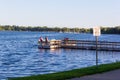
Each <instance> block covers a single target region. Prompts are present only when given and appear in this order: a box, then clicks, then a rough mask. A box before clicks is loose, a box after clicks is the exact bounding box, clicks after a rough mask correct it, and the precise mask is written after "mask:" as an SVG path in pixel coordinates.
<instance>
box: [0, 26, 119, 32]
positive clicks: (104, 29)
mask: <svg viewBox="0 0 120 80" xmlns="http://www.w3.org/2000/svg"><path fill="white" fill-rule="evenodd" d="M0 31H40V32H45V31H46V32H69V33H71V32H72V33H93V29H92V28H79V27H76V28H68V27H63V28H60V27H53V28H52V27H47V26H42V27H41V26H36V27H32V26H28V27H26V26H15V25H13V26H10V25H3V26H2V25H0ZM101 33H102V34H120V26H116V27H101Z"/></svg>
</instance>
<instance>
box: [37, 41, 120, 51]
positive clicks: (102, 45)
mask: <svg viewBox="0 0 120 80" xmlns="http://www.w3.org/2000/svg"><path fill="white" fill-rule="evenodd" d="M38 47H39V48H48V49H50V48H67V49H85V50H96V41H92V40H51V41H49V42H48V43H45V42H43V43H40V45H39V46H38ZM97 50H101V51H102V50H104V51H120V42H109V41H98V42H97Z"/></svg>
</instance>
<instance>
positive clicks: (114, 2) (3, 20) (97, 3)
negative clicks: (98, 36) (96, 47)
mask: <svg viewBox="0 0 120 80" xmlns="http://www.w3.org/2000/svg"><path fill="white" fill-rule="evenodd" d="M0 24H1V25H20V26H50V27H55V26H58V27H94V26H118V25H120V0H0Z"/></svg>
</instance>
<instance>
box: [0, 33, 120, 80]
mask: <svg viewBox="0 0 120 80" xmlns="http://www.w3.org/2000/svg"><path fill="white" fill-rule="evenodd" d="M40 36H43V37H44V36H48V37H49V39H53V38H55V39H63V38H64V37H66V36H67V37H69V38H71V39H91V40H93V39H94V37H93V36H92V34H69V33H45V32H6V31H3V32H0V38H1V39H0V80H1V79H5V78H7V77H21V76H29V75H37V74H46V73H53V72H59V71H65V70H71V69H76V68H81V67H87V66H92V65H96V52H95V51H94V50H79V49H50V50H49V49H38V46H37V40H38V38H39V37H40ZM109 36H110V37H109ZM113 37H114V39H113ZM118 37H120V35H102V36H101V37H100V39H102V40H107V39H109V40H111V41H114V40H117V41H120V39H118ZM119 56H120V52H111V51H98V64H104V63H111V62H116V61H120V58H119Z"/></svg>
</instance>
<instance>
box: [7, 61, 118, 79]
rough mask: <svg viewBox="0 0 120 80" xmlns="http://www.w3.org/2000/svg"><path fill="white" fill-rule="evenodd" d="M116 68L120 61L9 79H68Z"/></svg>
mask: <svg viewBox="0 0 120 80" xmlns="http://www.w3.org/2000/svg"><path fill="white" fill-rule="evenodd" d="M114 69H120V62H116V63H111V64H102V65H99V66H98V67H96V66H92V67H87V68H81V69H74V70H70V71H64V72H58V73H53V74H44V75H36V76H29V77H20V78H10V79H9V80H66V79H70V78H74V77H81V76H85V75H90V74H96V73H102V72H106V71H110V70H114Z"/></svg>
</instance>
